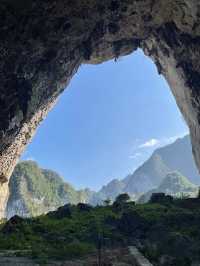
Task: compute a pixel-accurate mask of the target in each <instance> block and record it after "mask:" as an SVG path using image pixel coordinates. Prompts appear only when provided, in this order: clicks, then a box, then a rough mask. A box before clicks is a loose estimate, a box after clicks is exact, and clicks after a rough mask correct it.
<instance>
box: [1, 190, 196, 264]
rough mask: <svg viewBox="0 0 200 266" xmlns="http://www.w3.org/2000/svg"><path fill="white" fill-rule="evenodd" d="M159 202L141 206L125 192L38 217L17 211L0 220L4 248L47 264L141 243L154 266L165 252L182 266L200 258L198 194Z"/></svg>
mask: <svg viewBox="0 0 200 266" xmlns="http://www.w3.org/2000/svg"><path fill="white" fill-rule="evenodd" d="M154 202H155V203H146V204H139V205H136V204H135V203H134V202H131V201H129V197H128V195H127V194H123V195H120V196H119V197H118V198H117V199H116V201H115V202H114V203H113V204H112V205H110V203H109V204H106V206H96V207H92V206H90V205H88V204H83V203H79V204H78V205H71V204H67V205H65V206H63V207H60V208H59V209H58V210H57V211H53V212H49V213H48V214H47V215H42V216H39V217H36V218H26V219H23V218H20V217H19V216H14V217H13V218H11V219H10V220H9V221H7V222H6V223H4V224H2V225H1V229H0V249H1V250H18V255H23V254H24V253H25V254H26V256H27V254H28V256H30V257H32V258H34V259H36V260H39V261H42V262H43V263H44V262H45V261H47V260H49V259H56V260H63V259H71V258H80V257H84V256H85V255H88V254H90V253H94V252H95V251H97V250H98V249H99V248H100V247H102V246H103V247H104V248H106V247H108V248H112V247H113V248H114V247H119V246H123V247H124V246H128V245H137V246H138V247H139V248H140V249H141V251H142V252H143V253H144V254H145V255H146V256H147V257H148V258H149V259H150V260H151V261H152V262H153V264H154V265H160V264H159V263H160V260H161V259H163V258H165V257H166V258H170V260H172V261H173V264H172V265H179V266H180V265H185V266H186V265H187V266H189V265H191V261H200V230H199V224H200V200H199V198H194V199H191V198H189V199H171V198H170V199H169V198H168V197H165V196H163V197H162V201H160V202H159V197H157V201H154ZM161 236H162V237H161ZM183 250H184V252H183ZM165 265H170V264H165Z"/></svg>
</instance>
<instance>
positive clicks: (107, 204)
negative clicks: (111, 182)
mask: <svg viewBox="0 0 200 266" xmlns="http://www.w3.org/2000/svg"><path fill="white" fill-rule="evenodd" d="M103 203H104V205H105V206H109V205H110V204H111V199H109V198H108V199H106V200H104V202H103Z"/></svg>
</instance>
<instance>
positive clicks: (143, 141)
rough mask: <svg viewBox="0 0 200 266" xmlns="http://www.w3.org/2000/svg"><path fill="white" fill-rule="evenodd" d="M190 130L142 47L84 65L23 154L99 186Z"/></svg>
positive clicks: (75, 180)
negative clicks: (98, 63) (117, 56)
mask: <svg viewBox="0 0 200 266" xmlns="http://www.w3.org/2000/svg"><path fill="white" fill-rule="evenodd" d="M186 132H188V129H187V126H186V125H185V123H184V121H183V118H182V116H181V114H180V112H179V110H178V108H177V105H176V102H175V100H174V98H173V96H172V94H171V92H170V89H169V87H168V85H167V83H166V81H165V80H164V78H163V77H162V76H161V75H158V73H157V69H156V67H155V64H154V63H153V62H152V61H151V60H150V59H149V58H148V57H147V56H145V55H144V53H143V52H142V50H140V49H138V50H137V51H135V52H134V53H132V54H130V55H128V56H125V57H120V58H119V59H118V60H117V62H115V60H111V61H108V62H105V63H102V64H100V65H98V66H96V65H82V66H81V67H80V69H79V72H78V74H77V75H75V76H74V78H73V80H72V82H71V84H70V85H69V88H68V89H67V90H66V91H65V92H64V93H63V95H62V96H61V98H60V100H59V102H58V104H57V106H56V107H55V108H54V109H53V111H51V112H50V114H49V115H48V117H47V119H46V120H45V122H44V123H42V125H41V126H40V129H39V130H38V132H37V134H36V136H35V137H34V139H33V141H32V143H31V144H30V145H29V146H28V147H27V149H26V151H25V152H24V154H23V155H22V157H21V159H22V160H35V161H37V162H38V163H39V164H40V165H42V167H45V168H51V169H53V170H55V171H58V172H59V173H61V175H62V176H63V177H64V178H65V179H66V181H68V182H70V183H72V184H74V185H75V186H76V187H78V188H83V187H90V188H92V189H94V190H98V189H100V187H102V185H104V184H106V183H108V182H109V181H110V180H111V179H113V178H119V179H121V178H123V177H125V176H126V175H128V174H129V173H132V172H133V171H134V170H135V169H136V168H137V167H138V166H139V165H140V164H142V162H144V161H145V160H146V159H147V158H148V157H149V156H150V154H151V153H152V151H153V150H154V149H155V148H158V147H159V146H163V145H166V144H167V143H169V142H170V141H172V140H175V138H176V137H178V136H182V135H185V134H186ZM47 136H48V137H47ZM77 166H78V167H77ZM93 173H95V174H93ZM91 176H92V178H91Z"/></svg>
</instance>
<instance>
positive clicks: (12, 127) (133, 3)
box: [0, 0, 200, 199]
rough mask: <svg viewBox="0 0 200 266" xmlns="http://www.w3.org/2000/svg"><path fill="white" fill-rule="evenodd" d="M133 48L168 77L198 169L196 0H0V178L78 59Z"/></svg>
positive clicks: (199, 36) (199, 37)
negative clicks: (151, 61) (188, 135)
mask: <svg viewBox="0 0 200 266" xmlns="http://www.w3.org/2000/svg"><path fill="white" fill-rule="evenodd" d="M138 47H140V48H142V49H143V51H144V52H145V54H146V55H148V56H150V57H151V58H152V59H153V60H154V62H155V64H156V66H157V68H158V72H159V73H161V74H163V75H164V76H165V78H166V80H167V81H168V83H169V85H170V87H171V90H172V92H173V94H174V96H175V98H176V102H177V104H178V106H179V108H180V110H181V112H182V114H183V116H184V118H185V120H186V122H187V124H188V126H189V128H190V132H191V138H192V144H193V153H194V156H195V160H196V163H197V165H198V167H199V169H200V107H199V105H200V61H199V58H200V3H199V1H198V0H101V1H99V0H57V1H54V0H35V1H31V0H27V1H25V0H18V1H15V0H4V1H1V4H0V77H1V86H0V181H1V183H2V184H3V183H4V182H7V180H9V176H10V174H11V172H12V170H13V168H14V166H15V164H16V162H17V160H18V158H19V156H20V155H21V153H22V151H23V150H24V147H25V146H26V144H27V143H28V142H29V140H30V139H31V137H32V136H33V134H34V132H35V130H36V128H37V126H38V124H39V123H40V121H41V120H43V119H44V118H45V116H46V115H47V113H48V111H49V110H50V109H51V108H52V106H53V105H54V104H55V102H56V99H57V97H58V96H59V95H60V94H61V92H62V91H63V90H64V89H65V87H66V86H67V84H68V83H69V82H70V79H71V78H72V77H73V75H74V74H75V72H76V71H77V70H78V67H79V66H80V65H81V64H83V63H90V64H98V63H101V62H103V61H105V60H108V59H111V58H118V57H119V56H123V55H125V54H129V53H131V52H133V51H134V50H136V49H137V48H138ZM4 194H5V195H6V193H4ZM5 199H6V196H5Z"/></svg>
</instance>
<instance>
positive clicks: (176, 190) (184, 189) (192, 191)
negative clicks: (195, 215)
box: [139, 171, 198, 203]
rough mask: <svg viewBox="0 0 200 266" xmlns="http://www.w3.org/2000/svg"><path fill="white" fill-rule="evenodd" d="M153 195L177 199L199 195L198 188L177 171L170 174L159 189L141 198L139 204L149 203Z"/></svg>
mask: <svg viewBox="0 0 200 266" xmlns="http://www.w3.org/2000/svg"><path fill="white" fill-rule="evenodd" d="M153 193H165V194H167V195H171V196H173V197H177V198H185V197H186V198H187V197H196V196H197V195H198V187H197V186H196V185H194V184H192V183H191V182H190V181H189V180H188V179H187V178H186V177H185V176H183V175H181V174H180V173H179V172H177V171H176V172H171V173H168V174H167V175H166V177H165V178H164V179H163V181H162V182H161V184H160V185H159V186H158V188H156V189H152V190H150V191H148V192H147V193H145V194H144V195H142V196H141V197H140V198H139V202H143V203H144V202H147V201H149V199H150V197H151V195H152V194H153Z"/></svg>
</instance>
